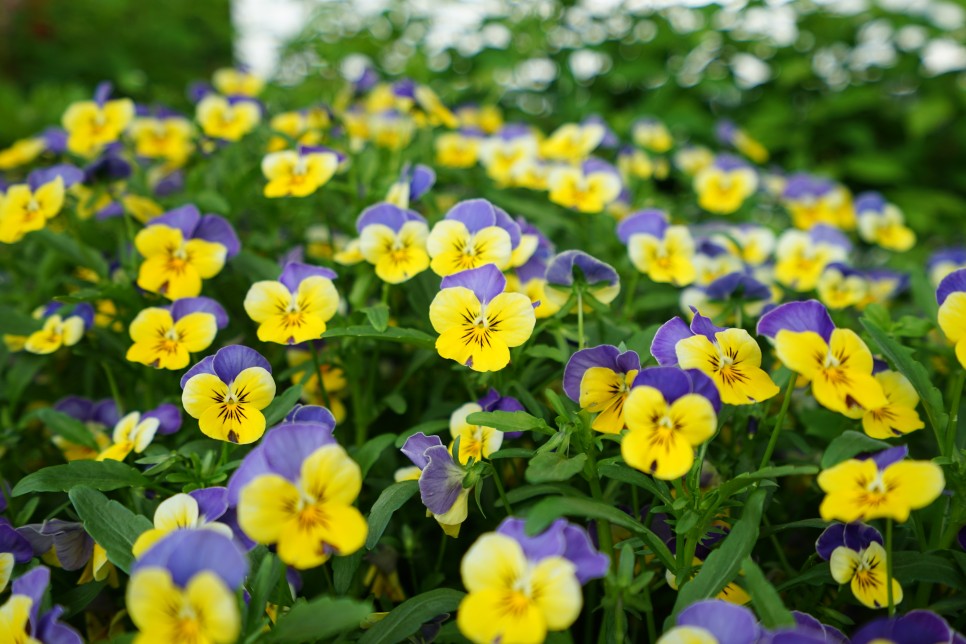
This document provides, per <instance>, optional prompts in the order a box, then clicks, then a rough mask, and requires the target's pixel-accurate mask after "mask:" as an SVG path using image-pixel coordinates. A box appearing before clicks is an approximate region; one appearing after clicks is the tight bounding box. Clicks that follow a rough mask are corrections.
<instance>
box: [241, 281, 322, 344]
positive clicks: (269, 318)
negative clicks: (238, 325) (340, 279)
mask: <svg viewBox="0 0 966 644" xmlns="http://www.w3.org/2000/svg"><path fill="white" fill-rule="evenodd" d="M292 266H303V267H306V265H304V264H295V263H294V262H293V263H290V264H288V265H287V266H286V268H285V270H284V271H283V273H282V276H281V278H280V280H281V281H278V282H273V281H262V282H255V283H254V284H252V286H251V288H250V289H248V294H247V295H246V296H245V303H244V306H245V312H246V313H248V317H250V318H251V319H252V320H254V321H255V322H257V323H258V325H259V326H258V339H259V340H261V341H262V342H276V343H278V344H298V343H300V342H305V341H306V340H317V339H318V338H320V337H322V334H323V333H325V326H326V323H327V322H328V321H329V320H331V319H332V316H334V315H335V313H336V311H337V310H338V308H339V293H338V291H336V289H335V285H334V284H333V283H332V278H333V277H335V274H334V273H332V272H331V271H328V270H326V269H322V268H316V267H307V268H309V269H310V270H312V271H313V272H311V273H307V274H306V275H305V276H303V277H302V278H301V279H299V278H298V277H294V275H295V273H294V271H293V269H292V268H291V267H292ZM290 275H291V276H292V277H290Z"/></svg>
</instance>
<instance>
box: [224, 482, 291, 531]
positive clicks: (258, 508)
mask: <svg viewBox="0 0 966 644" xmlns="http://www.w3.org/2000/svg"><path fill="white" fill-rule="evenodd" d="M299 500H300V495H299V490H298V488H297V487H295V485H294V484H292V483H291V482H290V481H288V480H286V479H284V478H282V477H281V476H278V475H277V474H263V475H261V476H258V477H256V478H254V479H252V481H250V482H249V483H248V484H247V485H245V487H243V488H242V489H241V493H240V494H239V497H238V525H239V526H240V527H241V529H242V530H243V531H244V532H245V534H247V535H248V537H249V538H250V539H251V540H252V541H256V542H258V543H263V544H272V543H275V542H276V541H278V540H279V536H280V535H281V534H282V533H283V532H284V531H285V530H287V529H289V528H290V525H289V524H290V522H294V521H295V520H296V519H297V518H298V505H299Z"/></svg>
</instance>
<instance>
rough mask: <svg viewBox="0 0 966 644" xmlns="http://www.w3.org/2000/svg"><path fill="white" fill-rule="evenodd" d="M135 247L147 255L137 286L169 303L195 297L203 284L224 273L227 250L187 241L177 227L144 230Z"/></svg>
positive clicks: (217, 245)
mask: <svg viewBox="0 0 966 644" xmlns="http://www.w3.org/2000/svg"><path fill="white" fill-rule="evenodd" d="M134 246H135V247H136V248H137V250H138V252H139V253H141V255H142V256H144V263H142V264H141V268H140V270H139V271H138V281H137V283H138V286H140V287H141V288H143V289H144V290H146V291H150V292H151V293H160V294H161V295H164V296H165V297H166V298H168V299H170V300H178V299H181V298H184V297H195V296H197V295H198V294H199V293H201V283H202V280H204V279H209V278H212V277H214V276H215V275H217V274H218V273H220V272H221V269H222V267H224V265H225V259H226V258H227V255H228V249H227V248H225V246H223V245H222V244H218V243H215V242H210V241H206V240H204V239H188V240H185V238H184V234H183V233H182V231H181V230H180V229H178V228H173V227H171V226H166V225H163V224H154V225H151V226H148V227H146V228H144V229H142V230H141V231H140V232H139V233H138V234H137V236H135V238H134Z"/></svg>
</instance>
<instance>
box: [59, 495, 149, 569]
mask: <svg viewBox="0 0 966 644" xmlns="http://www.w3.org/2000/svg"><path fill="white" fill-rule="evenodd" d="M68 496H69V497H70V501H71V503H73V504H74V509H75V510H76V511H77V516H79V517H80V519H81V521H83V522H84V529H85V530H87V533H88V534H89V535H91V537H92V538H93V539H94V541H96V542H97V543H98V545H100V546H101V547H102V548H104V550H106V551H107V558H108V559H110V560H111V563H113V564H114V565H115V566H117V567H118V568H120V569H121V570H123V571H124V572H126V573H130V572H131V564H132V563H134V555H132V554H131V548H132V547H133V546H134V542H135V541H136V540H137V538H138V537H139V536H140V535H141V533H142V532H144V531H145V530H150V529H151V528H153V527H154V526H153V524H152V523H151V522H150V521H149V520H148V519H147V517H143V516H141V515H139V514H134V513H133V512H131V511H130V510H128V509H127V508H126V507H124V506H123V505H121V504H120V503H118V502H117V501H112V500H110V499H108V498H107V497H106V496H104V495H103V494H101V493H100V492H98V491H97V490H94V489H92V488H89V487H85V486H83V485H80V486H78V487H75V488H73V489H72V490H71V491H70V492H69V493H68Z"/></svg>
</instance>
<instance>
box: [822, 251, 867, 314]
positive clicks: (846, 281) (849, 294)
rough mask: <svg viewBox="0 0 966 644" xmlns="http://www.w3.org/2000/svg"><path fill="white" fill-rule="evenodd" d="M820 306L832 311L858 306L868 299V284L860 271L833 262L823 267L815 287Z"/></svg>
mask: <svg viewBox="0 0 966 644" xmlns="http://www.w3.org/2000/svg"><path fill="white" fill-rule="evenodd" d="M815 292H816V293H817V294H818V298H819V299H820V300H821V301H822V304H824V305H825V306H827V307H828V308H830V309H832V310H840V309H844V308H848V307H850V306H858V304H859V303H861V302H864V301H865V300H866V298H867V297H868V292H869V284H868V282H867V281H866V279H865V275H864V274H863V272H862V271H860V270H857V269H854V268H851V267H850V266H846V265H845V264H843V263H840V262H834V263H832V264H829V265H828V266H826V267H825V269H824V270H823V271H822V276H821V277H820V278H819V279H818V283H817V284H816V285H815Z"/></svg>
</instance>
